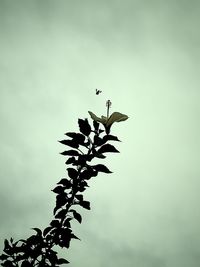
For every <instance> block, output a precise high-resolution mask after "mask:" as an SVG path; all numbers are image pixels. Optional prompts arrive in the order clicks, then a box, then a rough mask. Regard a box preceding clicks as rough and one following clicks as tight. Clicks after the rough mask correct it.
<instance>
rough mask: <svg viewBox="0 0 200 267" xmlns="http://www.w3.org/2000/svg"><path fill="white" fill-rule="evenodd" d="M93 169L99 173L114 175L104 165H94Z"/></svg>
mask: <svg viewBox="0 0 200 267" xmlns="http://www.w3.org/2000/svg"><path fill="white" fill-rule="evenodd" d="M93 168H94V169H95V170H96V171H97V172H105V173H112V172H111V171H110V170H109V169H108V168H107V167H106V166H105V165H103V164H97V165H94V166H93Z"/></svg>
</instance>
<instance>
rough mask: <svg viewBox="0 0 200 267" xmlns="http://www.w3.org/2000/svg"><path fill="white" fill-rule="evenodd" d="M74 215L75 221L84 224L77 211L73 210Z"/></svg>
mask: <svg viewBox="0 0 200 267" xmlns="http://www.w3.org/2000/svg"><path fill="white" fill-rule="evenodd" d="M73 215H74V219H76V220H77V221H78V222H79V223H81V222H82V217H81V215H80V214H79V213H78V212H77V211H75V210H73Z"/></svg>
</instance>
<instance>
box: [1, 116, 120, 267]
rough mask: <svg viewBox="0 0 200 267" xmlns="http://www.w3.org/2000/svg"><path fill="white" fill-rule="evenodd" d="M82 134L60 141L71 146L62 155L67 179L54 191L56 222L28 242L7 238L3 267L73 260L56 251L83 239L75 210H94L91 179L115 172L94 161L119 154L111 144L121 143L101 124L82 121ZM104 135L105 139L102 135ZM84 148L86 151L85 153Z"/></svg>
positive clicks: (55, 265)
mask: <svg viewBox="0 0 200 267" xmlns="http://www.w3.org/2000/svg"><path fill="white" fill-rule="evenodd" d="M78 125H79V129H80V133H75V132H68V133H66V134H65V135H66V136H67V137H69V138H70V139H66V140H62V141H59V142H60V143H62V144H63V145H65V146H67V147H70V149H69V150H65V151H64V152H62V153H61V154H62V155H64V156H68V159H67V161H66V164H67V165H71V167H68V168H67V177H65V178H62V179H61V180H60V181H59V182H58V183H57V185H56V187H55V188H54V189H53V190H52V191H53V192H54V193H55V194H56V205H55V208H54V210H53V216H54V217H53V219H52V221H51V222H50V223H49V225H48V226H47V227H46V228H45V229H43V230H41V229H39V228H33V231H34V233H33V235H31V236H30V237H28V238H27V239H26V240H23V239H21V240H18V241H16V242H14V240H13V239H12V238H11V239H10V240H7V239H5V241H4V249H3V254H1V256H0V262H1V266H4V267H13V266H14V267H29V266H37V267H45V266H49V267H50V266H51V267H58V266H60V265H63V264H68V263H69V261H67V260H66V259H63V258H59V257H58V255H57V252H56V251H55V250H54V247H55V246H59V247H61V248H69V246H70V242H71V240H72V239H79V238H78V237H77V236H76V235H75V234H74V233H73V231H72V229H71V222H72V221H73V220H76V221H77V222H78V223H81V222H82V216H81V214H80V213H79V212H77V211H76V209H75V207H77V205H79V206H80V207H82V208H84V209H87V210H90V202H89V201H87V200H85V199H84V196H83V194H82V193H83V192H84V191H85V190H86V188H87V187H88V183H87V180H89V179H90V178H92V177H95V176H97V175H98V173H99V172H104V173H111V171H110V170H109V169H108V168H107V167H106V166H105V165H103V164H96V165H91V164H90V162H91V161H92V159H94V158H95V157H96V158H100V159H103V158H105V157H106V156H105V155H104V153H107V152H119V151H118V150H117V149H116V148H115V147H114V146H113V145H111V144H108V143H107V142H108V141H120V140H119V139H118V138H117V137H116V136H113V135H110V134H106V133H105V131H104V130H102V129H100V124H99V123H98V122H97V121H93V127H91V126H90V124H89V122H88V120H87V119H85V120H82V119H79V120H78ZM103 132H104V136H103V137H102V136H101V134H102V133H103ZM82 148H84V149H85V150H86V152H85V153H83V152H82Z"/></svg>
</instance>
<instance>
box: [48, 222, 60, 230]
mask: <svg viewBox="0 0 200 267" xmlns="http://www.w3.org/2000/svg"><path fill="white" fill-rule="evenodd" d="M50 225H51V226H52V227H55V228H58V227H60V223H59V220H52V221H51V223H50Z"/></svg>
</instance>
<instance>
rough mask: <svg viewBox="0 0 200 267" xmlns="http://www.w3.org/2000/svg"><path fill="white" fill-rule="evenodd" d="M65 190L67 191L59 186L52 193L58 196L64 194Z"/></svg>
mask: <svg viewBox="0 0 200 267" xmlns="http://www.w3.org/2000/svg"><path fill="white" fill-rule="evenodd" d="M64 190H65V188H64V187H63V186H61V185H58V186H56V187H55V188H54V189H53V190H51V191H53V192H54V193H56V194H62V193H63V192H64Z"/></svg>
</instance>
